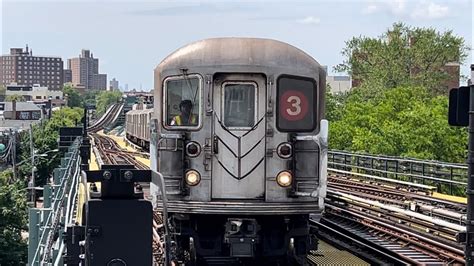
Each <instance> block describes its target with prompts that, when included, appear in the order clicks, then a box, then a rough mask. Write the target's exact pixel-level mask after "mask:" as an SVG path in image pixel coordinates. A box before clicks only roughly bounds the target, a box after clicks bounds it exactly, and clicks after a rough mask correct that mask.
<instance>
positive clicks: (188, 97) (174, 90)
mask: <svg viewBox="0 0 474 266" xmlns="http://www.w3.org/2000/svg"><path fill="white" fill-rule="evenodd" d="M200 89H201V87H200V82H199V78H197V77H196V76H187V77H186V78H179V79H170V80H168V81H166V83H165V90H166V91H165V92H166V105H165V117H166V124H167V125H168V126H174V127H197V126H198V125H199V119H200V113H199V107H200V95H201V93H200Z"/></svg>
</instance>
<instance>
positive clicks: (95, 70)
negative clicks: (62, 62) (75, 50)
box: [68, 50, 107, 91]
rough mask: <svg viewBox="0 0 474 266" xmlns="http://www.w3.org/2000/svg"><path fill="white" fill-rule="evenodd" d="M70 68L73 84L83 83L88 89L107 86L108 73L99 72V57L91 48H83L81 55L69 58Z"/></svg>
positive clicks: (100, 88)
mask: <svg viewBox="0 0 474 266" xmlns="http://www.w3.org/2000/svg"><path fill="white" fill-rule="evenodd" d="M68 69H70V70H71V76H72V78H71V82H72V84H74V85H83V86H84V87H85V89H86V91H88V90H105V89H106V88H107V75H106V74H99V59H98V58H94V55H93V54H92V53H91V52H90V51H89V50H82V51H81V54H80V55H79V57H76V58H71V59H68Z"/></svg>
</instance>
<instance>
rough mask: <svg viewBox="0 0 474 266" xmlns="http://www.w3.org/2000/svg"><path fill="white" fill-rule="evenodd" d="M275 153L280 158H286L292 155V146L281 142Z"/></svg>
mask: <svg viewBox="0 0 474 266" xmlns="http://www.w3.org/2000/svg"><path fill="white" fill-rule="evenodd" d="M277 154H278V156H280V158H282V159H288V158H290V157H291V156H292V155H293V146H292V145H291V144H290V143H288V142H284V143H281V144H280V145H278V147H277Z"/></svg>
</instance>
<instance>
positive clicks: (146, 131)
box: [125, 109, 153, 150]
mask: <svg viewBox="0 0 474 266" xmlns="http://www.w3.org/2000/svg"><path fill="white" fill-rule="evenodd" d="M152 114H153V109H143V110H131V111H128V112H127V113H126V114H125V136H126V138H127V139H128V140H129V141H130V142H132V143H133V144H135V145H138V146H140V147H142V148H143V149H145V150H149V149H150V127H149V124H150V120H151V116H152Z"/></svg>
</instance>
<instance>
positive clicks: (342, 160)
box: [328, 150, 467, 196]
mask: <svg viewBox="0 0 474 266" xmlns="http://www.w3.org/2000/svg"><path fill="white" fill-rule="evenodd" d="M328 167H329V168H333V169H339V170H345V171H350V172H357V173H364V174H369V175H375V176H380V177H386V178H393V179H397V180H403V181H408V182H412V183H420V184H423V185H431V186H435V187H437V191H438V192H441V193H445V194H449V195H455V196H465V195H466V187H467V165H465V164H455V163H446V162H439V161H424V160H418V159H412V158H401V157H392V156H379V155H370V154H362V153H351V152H346V151H338V150H330V151H329V153H328Z"/></svg>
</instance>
